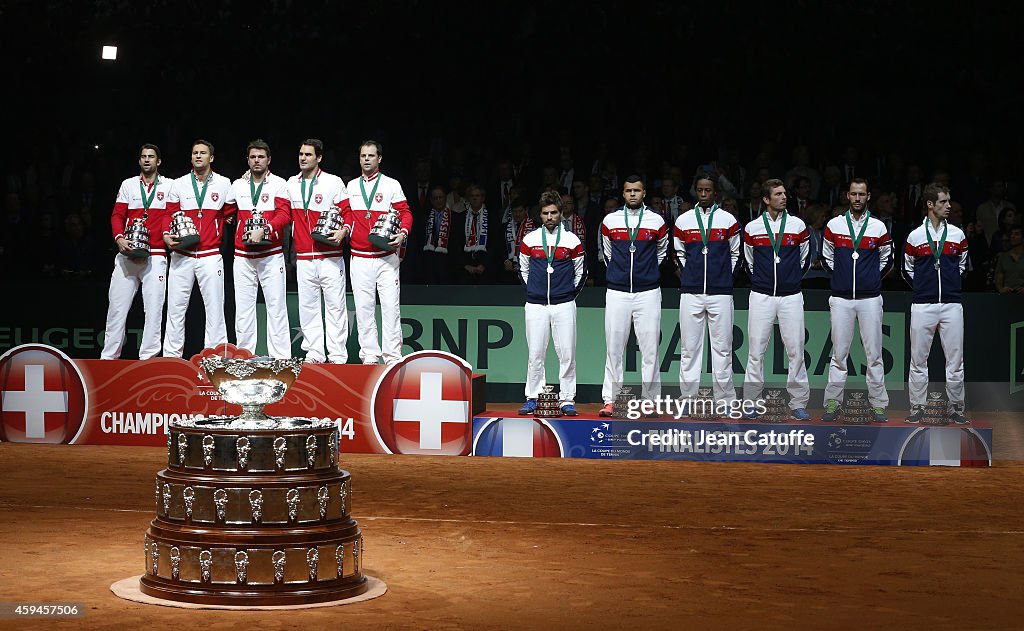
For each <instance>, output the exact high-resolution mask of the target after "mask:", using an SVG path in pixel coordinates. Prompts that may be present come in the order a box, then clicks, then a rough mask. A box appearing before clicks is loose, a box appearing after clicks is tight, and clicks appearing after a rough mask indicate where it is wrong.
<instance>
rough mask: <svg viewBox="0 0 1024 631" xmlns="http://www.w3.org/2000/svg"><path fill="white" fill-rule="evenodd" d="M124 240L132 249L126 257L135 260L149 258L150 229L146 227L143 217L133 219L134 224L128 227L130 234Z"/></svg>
mask: <svg viewBox="0 0 1024 631" xmlns="http://www.w3.org/2000/svg"><path fill="white" fill-rule="evenodd" d="M124 238H125V240H127V241H128V243H129V244H130V245H131V247H132V249H131V250H130V251H129V252H128V253H127V254H126V255H125V256H127V257H129V258H133V259H144V258H147V257H148V256H149V247H150V246H149V228H148V227H146V220H145V219H143V218H141V217H137V218H135V219H132V224H131V225H130V226H128V232H127V233H126V234H125V235H124Z"/></svg>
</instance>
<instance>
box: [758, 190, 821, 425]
mask: <svg viewBox="0 0 1024 631" xmlns="http://www.w3.org/2000/svg"><path fill="white" fill-rule="evenodd" d="M761 190H762V193H763V200H764V203H765V206H766V207H767V210H765V211H764V212H763V213H762V214H761V216H760V217H757V218H755V219H754V220H752V221H751V222H750V223H748V224H747V225H746V227H745V228H744V230H743V257H744V259H745V260H746V263H747V270H748V271H749V272H750V279H751V286H750V306H749V309H748V311H747V338H748V340H749V344H748V353H747V370H746V375H745V377H744V380H743V399H744V400H745V401H756V400H757V399H760V398H761V392H762V390H763V389H764V354H765V351H767V350H768V342H769V341H770V340H771V338H772V330H773V328H774V324H775V320H776V318H778V321H779V332H780V333H781V334H782V343H783V344H785V346H786V357H787V358H788V359H789V375H788V378H787V382H786V389H787V390H788V391H789V396H790V398H789V409H790V410H792V411H793V418H795V419H796V420H800V421H806V420H808V419H810V415H809V414H808V413H807V402H808V401H809V400H810V396H811V388H810V384H809V383H808V381H807V365H806V363H805V362H804V295H803V293H802V292H801V291H800V282H801V281H802V280H803V277H804V273H805V272H806V271H807V268H808V267H809V266H810V234H809V233H808V231H807V226H806V224H804V222H803V220H802V219H800V218H799V217H796V216H794V215H790V214H789V213H787V212H786V186H785V184H784V183H783V182H782V180H767V181H766V182H765V183H764V184H763V185H762V187H761ZM754 415H755V414H754V413H747V414H745V416H746V417H747V418H750V417H752V416H754Z"/></svg>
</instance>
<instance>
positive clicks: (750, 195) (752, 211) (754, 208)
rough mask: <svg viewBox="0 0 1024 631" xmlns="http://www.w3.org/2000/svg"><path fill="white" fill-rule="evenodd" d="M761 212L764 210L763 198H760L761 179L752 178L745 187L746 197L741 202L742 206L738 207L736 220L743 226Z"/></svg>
mask: <svg viewBox="0 0 1024 631" xmlns="http://www.w3.org/2000/svg"><path fill="white" fill-rule="evenodd" d="M762 212H764V200H763V199H761V180H753V181H752V182H751V183H750V186H748V187H747V199H746V201H744V202H743V207H742V208H741V209H739V211H738V214H737V215H736V221H738V222H739V223H740V225H741V226H745V225H747V224H748V223H750V222H751V221H753V220H754V219H757V218H758V217H760V216H761V213H762Z"/></svg>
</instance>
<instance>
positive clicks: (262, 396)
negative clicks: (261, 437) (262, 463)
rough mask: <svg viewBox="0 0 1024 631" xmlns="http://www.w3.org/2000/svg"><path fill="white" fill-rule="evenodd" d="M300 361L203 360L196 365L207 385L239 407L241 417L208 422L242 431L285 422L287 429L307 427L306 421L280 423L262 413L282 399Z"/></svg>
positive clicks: (268, 358) (214, 358) (220, 358)
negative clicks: (300, 426)
mask: <svg viewBox="0 0 1024 631" xmlns="http://www.w3.org/2000/svg"><path fill="white" fill-rule="evenodd" d="M302 361H303V360H301V359H296V358H293V359H274V358H271V357H250V358H247V359H233V358H226V357H205V358H203V359H202V360H200V362H199V365H200V366H201V367H202V369H203V371H204V372H205V373H206V376H207V378H209V380H210V383H212V384H213V385H214V387H216V388H217V390H219V391H220V393H221V396H222V397H224V400H225V401H227V402H228V403H234V404H236V405H240V406H242V414H241V415H240V416H238V417H230V419H221V418H219V417H210V418H209V419H208V420H209V421H219V422H229V423H230V424H231V426H232V427H242V428H244V427H253V428H268V427H272V426H275V424H277V423H278V422H282V421H289V422H290V425H289V426H292V425H294V423H295V422H299V421H305V422H306V424H308V423H309V421H308V420H307V419H280V418H274V417H270V416H267V415H266V414H265V413H264V412H263V406H265V405H269V404H271V403H277V402H278V401H280V400H281V399H283V398H284V395H285V393H286V392H288V388H290V387H291V386H292V384H293V383H295V380H296V379H298V377H299V372H300V371H301V370H302Z"/></svg>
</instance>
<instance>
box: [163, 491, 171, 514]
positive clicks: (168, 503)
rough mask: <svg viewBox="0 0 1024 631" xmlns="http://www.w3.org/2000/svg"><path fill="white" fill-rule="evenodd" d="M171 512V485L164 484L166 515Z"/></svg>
mask: <svg viewBox="0 0 1024 631" xmlns="http://www.w3.org/2000/svg"><path fill="white" fill-rule="evenodd" d="M170 512H171V485H170V484H164V515H167V514H168V513H170Z"/></svg>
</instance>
